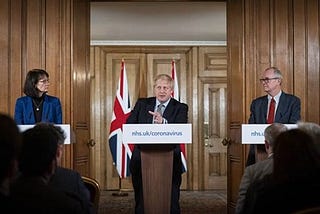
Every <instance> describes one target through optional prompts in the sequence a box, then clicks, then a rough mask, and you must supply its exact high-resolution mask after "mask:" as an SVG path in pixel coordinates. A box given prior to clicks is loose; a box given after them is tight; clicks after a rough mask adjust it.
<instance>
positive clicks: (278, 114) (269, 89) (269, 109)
mask: <svg viewBox="0 0 320 214" xmlns="http://www.w3.org/2000/svg"><path fill="white" fill-rule="evenodd" d="M282 79H283V76H282V74H281V72H280V70H279V69H278V68H277V67H269V68H267V69H265V70H264V72H263V73H262V76H261V79H260V83H261V84H262V86H263V89H264V91H265V92H266V93H267V95H265V96H262V97H258V98H256V99H255V100H253V101H252V103H251V106H250V118H249V123H250V124H271V123H283V124H295V123H297V122H298V121H299V120H300V110H301V103H300V99H299V98H298V97H296V96H294V95H292V94H287V93H285V92H284V91H282V89H281V85H282ZM260 146H261V147H260ZM255 148H257V149H258V150H263V151H265V150H264V145H254V144H251V145H250V151H249V155H248V159H247V164H246V165H247V166H249V165H251V164H254V163H255V162H256V160H255Z"/></svg>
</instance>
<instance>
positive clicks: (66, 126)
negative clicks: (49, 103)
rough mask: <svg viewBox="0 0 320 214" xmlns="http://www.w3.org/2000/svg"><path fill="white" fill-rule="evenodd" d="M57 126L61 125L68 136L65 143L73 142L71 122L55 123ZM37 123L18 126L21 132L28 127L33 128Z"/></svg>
mask: <svg viewBox="0 0 320 214" xmlns="http://www.w3.org/2000/svg"><path fill="white" fill-rule="evenodd" d="M54 125H55V126H59V127H60V128H61V129H62V130H63V131H64V134H65V136H66V139H65V141H64V144H70V143H72V140H73V139H72V135H71V129H70V124H54ZM34 126H35V125H18V128H19V130H20V132H24V131H25V130H27V129H31V128H32V127H34Z"/></svg>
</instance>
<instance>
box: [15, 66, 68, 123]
mask: <svg viewBox="0 0 320 214" xmlns="http://www.w3.org/2000/svg"><path fill="white" fill-rule="evenodd" d="M49 85H50V83H49V74H48V73H47V72H46V71H45V70H42V69H32V70H30V71H29V72H28V74H27V76H26V80H25V84H24V91H23V92H24V93H25V95H26V96H22V97H20V98H18V99H17V101H16V106H15V111H14V120H15V121H16V123H17V124H18V125H28V124H35V123H38V122H49V123H54V124H62V108H61V102H60V100H59V98H57V97H54V96H50V95H48V94H47V93H48V88H49Z"/></svg>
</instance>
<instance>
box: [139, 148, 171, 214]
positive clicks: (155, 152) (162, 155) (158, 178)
mask: <svg viewBox="0 0 320 214" xmlns="http://www.w3.org/2000/svg"><path fill="white" fill-rule="evenodd" d="M140 151H141V171H142V185H143V200H144V212H145V213H146V214H150V213H153V214H166V213H168V214H169V213H170V206H171V187H172V165H173V147H172V146H170V145H151V144H150V145H141V149H140Z"/></svg>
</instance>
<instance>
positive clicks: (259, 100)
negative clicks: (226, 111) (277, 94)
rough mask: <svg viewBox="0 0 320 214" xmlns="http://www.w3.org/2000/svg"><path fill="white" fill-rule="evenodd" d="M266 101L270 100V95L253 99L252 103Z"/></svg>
mask: <svg viewBox="0 0 320 214" xmlns="http://www.w3.org/2000/svg"><path fill="white" fill-rule="evenodd" d="M266 99H268V95H264V96H261V97H257V98H255V99H253V100H252V103H259V102H262V101H265V100H266Z"/></svg>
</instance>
